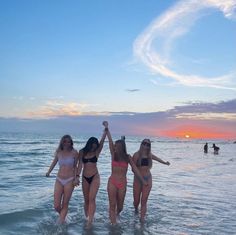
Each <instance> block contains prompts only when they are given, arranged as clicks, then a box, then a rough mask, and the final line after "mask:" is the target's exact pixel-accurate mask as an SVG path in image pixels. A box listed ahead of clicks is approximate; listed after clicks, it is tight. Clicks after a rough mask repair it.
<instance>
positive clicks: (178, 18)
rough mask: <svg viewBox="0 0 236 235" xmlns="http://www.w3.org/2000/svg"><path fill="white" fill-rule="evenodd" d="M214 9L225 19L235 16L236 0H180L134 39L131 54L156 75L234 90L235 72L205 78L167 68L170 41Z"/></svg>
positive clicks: (189, 83) (170, 46)
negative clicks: (158, 44) (156, 46)
mask: <svg viewBox="0 0 236 235" xmlns="http://www.w3.org/2000/svg"><path fill="white" fill-rule="evenodd" d="M209 8H215V9H218V10H220V11H222V13H223V14H224V16H225V17H226V18H227V19H234V18H236V1H235V0H225V1H222V0H182V1H179V2H178V3H177V4H176V5H174V6H173V7H172V8H171V9H169V10H168V11H166V12H165V13H164V14H163V15H161V16H160V17H158V18H157V19H155V20H154V21H153V22H152V23H151V24H150V26H149V27H148V28H147V29H146V30H145V31H144V32H143V33H142V34H141V35H139V36H138V38H137V39H136V40H135V42H134V46H133V47H134V54H135V56H136V57H137V58H139V59H141V61H142V62H143V63H144V64H145V65H146V66H147V67H148V68H150V69H151V70H152V71H153V72H155V73H156V74H159V75H162V76H164V77H168V78H171V79H174V80H175V81H177V82H178V83H180V84H182V85H185V86H199V87H212V88H221V89H230V90H236V87H235V86H232V80H233V78H235V76H236V72H231V71H230V72H229V73H228V74H224V75H221V76H218V77H204V76H199V75H195V74H190V75H187V74H180V73H178V72H176V71H174V70H172V69H170V68H169V67H170V66H169V65H170V59H169V56H170V51H171V48H172V44H173V42H174V41H175V40H176V39H177V38H179V37H181V36H183V35H184V34H186V33H187V32H188V31H189V30H190V28H191V26H192V25H193V24H194V23H195V22H196V20H197V19H199V18H200V17H201V16H202V15H203V14H202V13H203V12H204V10H206V9H209ZM158 40H159V42H160V41H163V40H164V41H163V47H162V48H164V49H162V52H161V51H158V50H156V48H155V45H154V44H155V43H154V41H155V42H158Z"/></svg>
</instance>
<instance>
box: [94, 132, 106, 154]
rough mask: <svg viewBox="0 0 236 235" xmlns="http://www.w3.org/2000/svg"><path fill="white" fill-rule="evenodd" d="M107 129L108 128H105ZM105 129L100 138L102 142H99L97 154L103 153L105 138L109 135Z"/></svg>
mask: <svg viewBox="0 0 236 235" xmlns="http://www.w3.org/2000/svg"><path fill="white" fill-rule="evenodd" d="M105 129H106V128H105ZM105 129H104V131H103V134H102V137H101V139H100V142H99V148H98V149H97V151H96V152H97V156H99V154H100V153H101V151H102V148H103V144H104V141H105V138H106V135H107V132H106V130H105Z"/></svg>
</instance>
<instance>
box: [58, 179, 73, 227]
mask: <svg viewBox="0 0 236 235" xmlns="http://www.w3.org/2000/svg"><path fill="white" fill-rule="evenodd" d="M73 190H74V186H73V182H69V183H67V184H66V185H65V186H64V195H63V202H62V209H61V212H60V223H64V222H65V218H66V215H67V212H68V206H69V201H70V198H71V195H72V192H73Z"/></svg>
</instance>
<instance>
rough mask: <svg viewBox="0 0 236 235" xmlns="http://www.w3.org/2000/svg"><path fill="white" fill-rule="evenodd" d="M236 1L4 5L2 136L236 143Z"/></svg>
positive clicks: (77, 0) (27, 0)
mask: <svg viewBox="0 0 236 235" xmlns="http://www.w3.org/2000/svg"><path fill="white" fill-rule="evenodd" d="M235 26H236V0H225V1H221V0H180V1H178V0H175V1H172V0H165V1H164V0H149V1H146V0H129V1H126V0H120V1H114V0H101V1H87V0H70V1H66V0H63V1H62V0H49V1H48V0H41V1H31V0H21V1H18V0H9V1H0V35H1V36H0V89H1V92H0V131H2V132H3V131H45V132H47V131H52V132H55V131H60V132H67V133H68V132H72V131H77V132H78V133H93V132H99V130H102V126H101V122H102V121H103V120H108V121H109V124H110V128H111V130H112V131H113V132H114V133H117V134H125V135H146V136H150V135H151V136H161V137H162V136H164V137H177V138H185V137H186V138H202V139H207V138H216V139H218V138H219V139H234V140H236V45H235V44H236V43H235V42H236V40H235V39H236V30H235Z"/></svg>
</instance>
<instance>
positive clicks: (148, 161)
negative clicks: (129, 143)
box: [133, 139, 170, 222]
mask: <svg viewBox="0 0 236 235" xmlns="http://www.w3.org/2000/svg"><path fill="white" fill-rule="evenodd" d="M152 160H155V161H158V162H160V163H162V164H165V165H170V163H169V162H168V161H166V162H165V161H163V160H162V159H160V158H159V157H157V156H155V155H153V154H152V153H151V141H150V140H149V139H144V140H143V141H142V143H141V145H140V148H139V150H138V151H137V152H136V153H134V155H133V161H134V163H135V164H136V166H137V167H138V169H139V172H140V174H141V175H142V177H143V179H144V180H145V181H146V182H147V183H148V185H147V186H143V184H141V183H140V180H139V179H138V178H137V177H136V176H135V175H134V182H133V197H134V208H135V211H136V212H137V213H138V207H139V204H140V202H141V213H140V221H141V222H144V218H145V215H146V211H147V200H148V196H149V193H150V191H151V188H152V174H151V171H150V169H151V167H152Z"/></svg>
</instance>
